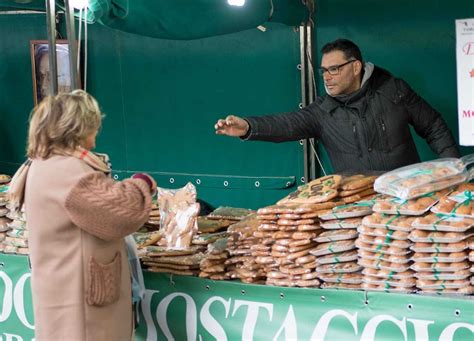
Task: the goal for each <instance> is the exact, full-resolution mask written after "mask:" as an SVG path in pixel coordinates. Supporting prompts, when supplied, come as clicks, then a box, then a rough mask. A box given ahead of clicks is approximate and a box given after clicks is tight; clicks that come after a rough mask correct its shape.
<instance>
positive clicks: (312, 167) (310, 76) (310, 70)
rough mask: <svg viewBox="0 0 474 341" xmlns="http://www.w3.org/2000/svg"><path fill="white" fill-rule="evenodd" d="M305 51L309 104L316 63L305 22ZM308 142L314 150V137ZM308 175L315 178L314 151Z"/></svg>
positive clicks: (310, 157) (309, 33) (315, 144)
mask: <svg viewBox="0 0 474 341" xmlns="http://www.w3.org/2000/svg"><path fill="white" fill-rule="evenodd" d="M305 26H306V27H305V28H306V44H307V45H306V53H307V61H308V64H309V65H310V67H309V68H307V71H308V83H307V84H308V104H311V103H313V102H314V100H315V99H316V95H315V94H316V82H315V79H314V77H315V75H314V68H315V65H316V61H315V60H314V54H313V45H312V43H311V41H312V38H313V37H312V33H313V31H312V30H313V28H312V26H311V24H310V23H306V25H305ZM309 143H311V144H312V145H313V146H314V149H315V150H316V146H317V141H315V139H314V138H310V139H309ZM309 164H310V166H309V176H310V179H315V178H316V155H314V153H311V151H310V153H309Z"/></svg>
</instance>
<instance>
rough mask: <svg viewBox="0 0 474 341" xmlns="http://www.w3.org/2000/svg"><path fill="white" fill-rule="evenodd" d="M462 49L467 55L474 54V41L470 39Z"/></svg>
mask: <svg viewBox="0 0 474 341" xmlns="http://www.w3.org/2000/svg"><path fill="white" fill-rule="evenodd" d="M462 51H463V52H464V54H465V55H466V56H469V55H474V42H472V41H470V42H469V43H466V44H465V45H464V47H463V48H462Z"/></svg>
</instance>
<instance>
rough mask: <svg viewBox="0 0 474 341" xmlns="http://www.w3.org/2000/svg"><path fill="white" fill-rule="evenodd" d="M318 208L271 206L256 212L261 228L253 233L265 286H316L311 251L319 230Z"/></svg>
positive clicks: (311, 206) (255, 249)
mask: <svg viewBox="0 0 474 341" xmlns="http://www.w3.org/2000/svg"><path fill="white" fill-rule="evenodd" d="M317 216H318V212H317V205H316V204H314V205H309V204H307V205H300V206H290V205H274V206H269V207H265V208H261V209H260V210H258V219H259V222H260V225H259V227H258V231H257V232H256V233H255V234H254V235H255V236H258V237H259V238H261V243H260V245H258V246H255V247H254V255H255V256H256V259H257V262H258V263H259V264H262V265H263V266H264V271H265V273H266V276H267V280H266V284H269V285H278V286H287V287H294V286H296V287H319V281H318V280H317V279H316V273H315V271H314V269H315V268H316V262H315V261H316V257H315V256H313V255H311V254H310V251H311V250H313V249H314V248H315V247H316V245H317V244H316V242H314V241H313V239H314V238H316V237H317V236H318V234H319V232H320V230H321V227H320V226H319V223H318V219H317Z"/></svg>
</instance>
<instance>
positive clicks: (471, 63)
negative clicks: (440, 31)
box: [456, 19, 474, 146]
mask: <svg viewBox="0 0 474 341" xmlns="http://www.w3.org/2000/svg"><path fill="white" fill-rule="evenodd" d="M456 61H457V79H458V120H459V143H460V144H461V145H462V146H474V19H460V20H456Z"/></svg>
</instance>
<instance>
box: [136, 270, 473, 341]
mask: <svg viewBox="0 0 474 341" xmlns="http://www.w3.org/2000/svg"><path fill="white" fill-rule="evenodd" d="M145 282H146V284H147V289H148V290H147V295H146V297H145V300H144V301H143V302H142V307H141V315H140V318H141V321H140V325H139V327H138V329H137V333H136V335H137V339H138V340H157V339H158V340H215V339H217V340H364V341H366V340H443V341H445V340H473V338H474V336H473V335H474V300H472V297H470V298H443V297H428V296H420V295H399V294H387V293H374V292H369V293H365V292H361V291H348V290H320V289H300V288H281V287H272V286H262V285H247V284H241V283H239V282H228V281H210V280H204V279H200V278H194V277H182V276H170V275H163V274H153V273H148V272H145Z"/></svg>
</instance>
